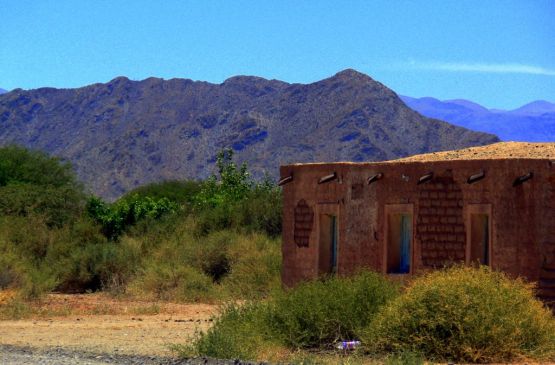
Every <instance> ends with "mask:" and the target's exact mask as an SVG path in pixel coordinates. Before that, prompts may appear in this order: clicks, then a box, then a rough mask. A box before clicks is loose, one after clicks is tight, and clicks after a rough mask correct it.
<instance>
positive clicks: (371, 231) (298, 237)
mask: <svg viewBox="0 0 555 365" xmlns="http://www.w3.org/2000/svg"><path fill="white" fill-rule="evenodd" d="M280 173H281V180H280V185H282V186H283V246H282V254H283V269H282V270H283V271H282V280H283V283H284V284H285V285H287V286H292V285H295V284H296V283H298V282H300V281H304V280H311V279H315V278H318V277H319V276H322V275H326V274H330V273H337V274H340V275H348V274H350V273H353V272H355V271H356V270H358V269H360V268H363V267H364V268H369V269H371V270H375V271H378V272H382V273H384V274H392V275H410V274H414V273H417V272H423V271H426V270H431V269H434V268H440V267H444V266H446V265H450V264H453V263H461V262H463V263H466V264H469V265H470V264H472V263H480V264H484V265H489V266H491V267H492V268H494V269H498V270H503V271H505V272H507V273H508V274H510V275H511V276H514V277H516V276H521V277H524V278H526V279H527V280H530V281H535V282H537V283H538V287H539V291H538V295H539V296H540V297H542V298H543V299H545V300H546V301H554V302H555V143H517V142H509V143H497V144H493V145H489V146H485V147H474V148H468V149H463V150H458V151H448V152H438V153H431V154H425V155H417V156H412V157H408V158H404V159H399V160H393V161H386V162H372V163H350V162H337V163H308V164H292V165H285V166H282V167H281V169H280Z"/></svg>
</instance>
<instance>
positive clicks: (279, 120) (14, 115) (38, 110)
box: [0, 69, 498, 199]
mask: <svg viewBox="0 0 555 365" xmlns="http://www.w3.org/2000/svg"><path fill="white" fill-rule="evenodd" d="M0 126H1V128H0V145H6V144H10V143H16V144H20V145H24V146H26V147H29V148H35V149H39V150H43V151H46V152H48V153H50V154H53V155H56V156H59V157H61V158H64V159H66V160H68V161H71V162H72V163H73V164H74V166H75V168H76V171H77V174H78V176H79V178H80V179H81V180H82V181H83V182H84V183H85V185H86V186H88V187H89V188H90V189H91V190H92V191H93V192H94V193H96V194H98V195H101V196H102V197H104V198H107V199H114V198H116V197H118V196H119V195H121V194H123V193H125V192H126V191H129V190H130V189H133V188H134V187H136V186H139V185H142V184H146V183H150V182H156V181H161V180H171V179H183V178H189V179H199V178H205V177H207V176H208V175H209V174H210V173H211V172H212V171H213V169H214V162H215V156H216V154H217V152H218V151H219V150H221V149H222V148H225V147H230V148H233V150H234V151H235V153H236V155H237V159H238V161H239V162H247V163H248V164H249V167H250V168H251V169H252V170H253V172H254V174H255V176H256V177H262V176H263V175H264V173H265V172H267V173H269V174H270V175H271V176H272V177H274V178H275V177H277V174H278V167H279V165H281V164H285V163H292V162H315V161H336V160H352V161H376V160H385V159H393V158H398V157H404V156H407V155H411V154H415V153H423V152H432V151H439V150H445V149H451V148H457V147H461V148H462V147H468V146H473V145H483V144H488V143H493V142H496V141H498V139H497V138H496V137H495V136H493V135H488V134H484V133H477V132H473V131H470V130H466V129H463V128H458V127H454V126H452V125H450V124H448V123H445V122H442V121H439V120H434V119H429V118H425V117H422V116H421V115H420V114H418V113H417V112H415V111H413V110H411V109H409V108H408V107H406V106H405V104H404V103H403V102H402V101H401V100H400V99H399V97H398V96H397V94H395V93H394V92H393V91H392V90H390V89H388V88H387V87H385V86H384V85H383V84H381V83H379V82H378V81H375V80H373V79H372V78H370V77H369V76H367V75H365V74H363V73H360V72H358V71H355V70H352V69H347V70H344V71H341V72H338V73H337V74H335V75H334V76H331V77H329V78H326V79H323V80H320V81H316V82H313V83H310V84H292V83H287V82H284V81H279V80H267V79H264V78H260V77H256V76H234V77H230V78H228V79H227V80H225V81H224V82H222V83H220V84H213V83H209V82H205V81H193V80H190V79H177V78H174V79H169V80H164V79H160V78H154V77H151V78H147V79H144V80H140V81H133V80H129V79H128V78H127V77H116V78H114V79H113V80H111V81H109V82H107V83H96V84H92V85H87V86H84V87H81V88H75V89H54V88H40V89H34V90H21V89H16V90H13V91H11V92H8V93H6V94H3V95H2V96H0Z"/></svg>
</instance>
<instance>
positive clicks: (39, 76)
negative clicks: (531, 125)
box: [0, 0, 555, 109]
mask: <svg viewBox="0 0 555 365" xmlns="http://www.w3.org/2000/svg"><path fill="white" fill-rule="evenodd" d="M345 68H354V69H357V70H359V71H361V72H364V73H366V74H368V75H370V76H371V77H373V78H374V79H376V80H378V81H380V82H382V83H383V84H385V85H387V86H388V87H390V88H392V89H393V90H394V91H396V92H397V93H400V94H404V95H409V96H415V97H420V96H433V97H437V98H440V99H452V98H465V99H470V100H473V101H476V102H478V103H481V104H483V105H485V106H487V107H491V108H505V109H511V108H516V107H518V106H520V105H521V104H524V103H527V102H530V101H532V100H536V99H544V100H548V101H551V102H555V0H545V1H541V0H521V1H512V0H498V1H488V0H479V1H474V0H464V1H463V0H454V1H446V0H443V1H433V0H425V1H401V0H399V1H395V0H384V1H379V0H372V1H370V0H368V1H343V0H337V1H299V0H294V1H277V0H276V1H269V0H252V1H224V0H222V1H208V0H198V1H178V0H176V1H171V0H163V1H162V0H151V1H140V0H132V1H131V0H129V1H124V0H94V1H92V0H91V1H85V0H0V87H1V88H4V89H8V90H10V89H13V88H17V87H20V88H24V89H28V88H37V87H42V86H53V87H78V86H83V85H87V84H91V83H95V82H107V81H109V80H111V79H112V78H114V77H116V76H120V75H124V76H127V77H129V78H131V79H134V80H139V79H144V78H147V77H150V76H155V77H162V78H166V79H168V78H174V77H180V78H190V79H194V80H206V81H210V82H217V83H219V82H222V81H223V80H225V79H226V78H228V77H230V76H233V75H238V74H243V75H257V76H262V77H265V78H275V79H280V80H284V81H288V82H301V83H308V82H313V81H316V80H319V79H322V78H325V77H328V76H331V75H333V74H335V73H336V72H338V71H340V70H342V69H345Z"/></svg>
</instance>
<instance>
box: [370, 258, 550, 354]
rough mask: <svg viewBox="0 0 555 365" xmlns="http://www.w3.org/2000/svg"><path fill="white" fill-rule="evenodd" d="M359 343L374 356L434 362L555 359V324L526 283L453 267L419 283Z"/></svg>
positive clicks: (390, 305)
mask: <svg viewBox="0 0 555 365" xmlns="http://www.w3.org/2000/svg"><path fill="white" fill-rule="evenodd" d="M362 341H363V343H364V344H365V346H366V348H367V350H368V351H370V352H376V351H377V352H382V353H391V352H393V353H419V354H422V355H423V356H425V357H426V358H427V359H432V360H437V361H455V362H472V363H476V362H482V363H484V362H505V361H511V360H515V359H522V358H535V359H545V358H551V359H553V356H555V320H554V319H553V316H552V314H551V313H550V312H549V310H547V309H546V308H545V307H544V306H543V304H542V303H541V302H540V301H538V300H537V299H535V298H534V293H533V288H532V287H531V286H530V285H527V284H525V283H524V282H523V281H521V280H511V279H509V278H507V277H506V276H505V275H504V274H502V273H499V272H495V271H492V270H490V269H489V268H487V267H481V268H479V269H474V268H469V267H455V268H451V269H448V270H445V271H436V272H433V273H430V274H427V275H425V276H423V277H420V278H417V279H415V280H414V282H412V283H411V284H410V285H409V287H408V288H407V289H406V291H405V292H404V293H403V295H401V296H399V297H398V298H396V299H395V300H393V301H391V302H389V303H388V304H387V305H385V306H384V307H383V308H382V310H381V311H380V313H379V314H378V315H377V316H376V317H375V320H374V321H373V323H371V325H370V326H369V327H368V328H367V330H366V331H365V332H364V335H363V336H362Z"/></svg>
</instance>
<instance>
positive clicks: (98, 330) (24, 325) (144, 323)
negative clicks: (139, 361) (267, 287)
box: [0, 294, 219, 356]
mask: <svg viewBox="0 0 555 365" xmlns="http://www.w3.org/2000/svg"><path fill="white" fill-rule="evenodd" d="M37 306H39V307H40V308H38V309H40V311H39V313H40V315H36V316H34V318H29V319H23V320H4V321H0V344H4V345H15V346H30V347H34V348H48V347H53V346H59V347H63V348H68V349H73V350H82V351H90V352H95V353H114V354H133V355H152V356H164V355H171V351H170V350H169V345H170V344H175V343H177V344H185V343H187V342H188V341H190V340H191V338H192V337H193V336H194V334H195V331H198V330H206V329H207V328H208V327H209V326H210V325H211V323H212V319H211V317H212V315H213V314H216V313H217V311H218V309H219V307H218V306H216V305H209V304H170V303H153V302H137V301H129V300H114V299H112V298H109V297H107V296H104V295H98V294H89V295H60V294H53V295H49V296H48V297H47V298H46V300H45V301H43V302H42V303H40V304H37ZM36 309H37V308H36Z"/></svg>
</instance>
